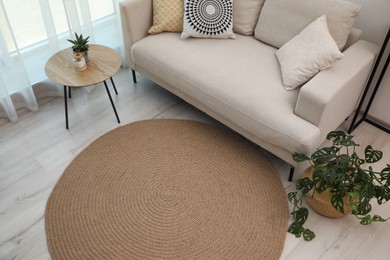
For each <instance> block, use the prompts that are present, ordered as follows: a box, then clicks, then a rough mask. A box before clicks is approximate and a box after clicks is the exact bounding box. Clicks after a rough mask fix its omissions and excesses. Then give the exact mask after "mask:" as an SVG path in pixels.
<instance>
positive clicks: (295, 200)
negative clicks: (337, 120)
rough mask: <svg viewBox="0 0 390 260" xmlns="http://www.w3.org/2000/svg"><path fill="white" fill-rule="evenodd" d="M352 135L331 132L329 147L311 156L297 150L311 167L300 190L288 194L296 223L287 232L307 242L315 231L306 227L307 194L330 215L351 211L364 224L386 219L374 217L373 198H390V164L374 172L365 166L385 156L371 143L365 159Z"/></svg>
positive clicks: (316, 207)
mask: <svg viewBox="0 0 390 260" xmlns="http://www.w3.org/2000/svg"><path fill="white" fill-rule="evenodd" d="M352 138H353V136H352V135H348V134H346V133H345V132H343V131H332V132H330V133H329V134H328V135H327V139H328V140H332V141H333V145H332V146H330V147H324V148H321V149H318V150H317V151H315V152H314V153H313V154H312V155H311V157H308V156H306V155H304V154H301V153H294V154H293V159H294V160H295V161H296V162H304V161H308V162H309V163H310V165H311V166H310V167H309V168H308V169H307V170H306V171H305V174H304V177H302V178H300V179H298V180H297V182H296V189H297V190H298V191H300V194H298V192H297V191H296V192H290V193H288V200H289V201H290V203H291V204H292V205H293V211H292V213H291V214H292V216H293V223H292V224H291V225H290V227H289V229H288V232H290V233H292V234H294V235H295V236H296V237H301V236H303V238H304V239H305V240H307V241H310V240H312V239H313V238H314V237H315V234H314V232H313V231H311V230H310V229H307V228H305V227H304V226H303V225H304V224H305V222H306V220H307V218H308V215H309V211H308V209H307V208H306V207H305V206H303V204H302V202H303V198H304V197H305V198H306V199H307V201H308V203H309V205H310V206H311V208H312V209H313V210H314V211H316V212H317V213H319V214H321V215H324V216H327V217H341V216H343V215H345V214H349V213H352V214H353V215H355V216H356V217H357V218H358V219H359V220H360V223H361V224H363V225H368V224H371V223H372V222H385V221H387V220H388V219H389V218H387V219H384V218H382V217H381V216H378V215H374V216H371V215H370V214H369V213H370V212H371V209H372V206H371V203H370V202H371V199H376V200H377V202H378V204H379V205H382V204H383V203H385V202H387V201H389V200H390V165H389V164H387V165H386V167H385V168H383V169H382V170H380V171H374V170H373V168H372V167H371V166H369V167H368V168H366V169H364V168H362V166H363V165H364V164H372V163H376V162H378V161H379V160H381V159H382V156H383V153H382V152H381V151H379V150H374V149H373V148H372V146H371V145H368V146H367V147H366V148H365V151H364V158H360V157H359V156H358V155H357V153H356V152H355V148H356V147H357V146H359V144H357V143H355V142H354V141H353V140H352Z"/></svg>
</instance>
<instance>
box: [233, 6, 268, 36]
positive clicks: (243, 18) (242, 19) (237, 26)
mask: <svg viewBox="0 0 390 260" xmlns="http://www.w3.org/2000/svg"><path fill="white" fill-rule="evenodd" d="M264 1H265V0H234V1H233V31H234V32H236V33H239V34H242V35H253V34H254V30H255V27H256V24H257V20H259V15H260V11H261V8H262V7H263V5H264Z"/></svg>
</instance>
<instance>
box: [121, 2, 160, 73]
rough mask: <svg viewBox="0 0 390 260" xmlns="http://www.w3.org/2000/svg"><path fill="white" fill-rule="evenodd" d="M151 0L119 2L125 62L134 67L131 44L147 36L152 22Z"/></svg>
mask: <svg viewBox="0 0 390 260" xmlns="http://www.w3.org/2000/svg"><path fill="white" fill-rule="evenodd" d="M152 3H153V2H152V0H124V1H121V2H120V3H119V10H120V15H121V24H122V34H123V42H124V48H125V57H126V62H127V65H128V66H129V67H131V68H132V69H135V66H134V62H133V59H132V55H131V46H133V44H134V43H136V42H137V41H139V40H141V39H143V38H145V37H146V36H148V30H149V28H150V27H151V26H152V24H153V4H152Z"/></svg>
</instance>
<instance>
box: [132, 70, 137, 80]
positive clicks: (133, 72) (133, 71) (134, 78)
mask: <svg viewBox="0 0 390 260" xmlns="http://www.w3.org/2000/svg"><path fill="white" fill-rule="evenodd" d="M131 74H133V82H134V83H137V76H136V75H135V70H133V69H131Z"/></svg>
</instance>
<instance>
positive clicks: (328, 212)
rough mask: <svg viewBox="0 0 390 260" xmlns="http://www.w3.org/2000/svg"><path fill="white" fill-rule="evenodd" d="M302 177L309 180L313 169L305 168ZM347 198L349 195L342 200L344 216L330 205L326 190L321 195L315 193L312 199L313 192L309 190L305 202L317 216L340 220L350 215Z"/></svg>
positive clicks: (350, 210)
mask: <svg viewBox="0 0 390 260" xmlns="http://www.w3.org/2000/svg"><path fill="white" fill-rule="evenodd" d="M304 176H305V177H308V178H309V179H311V178H312V176H313V167H309V168H307V169H306V171H305V173H304ZM349 198H350V196H349V195H347V196H345V197H344V198H343V201H344V214H343V213H341V212H339V211H337V210H336V209H335V208H334V207H333V206H332V204H331V203H330V196H329V191H328V190H325V191H323V192H321V193H318V192H316V193H314V197H313V191H312V190H311V191H310V192H308V194H307V195H306V200H307V202H308V203H309V205H310V207H311V208H312V209H313V210H314V211H315V212H317V213H318V214H320V215H322V216H325V217H329V218H340V217H343V216H345V215H347V214H349V213H351V212H352V206H351V205H350V204H349Z"/></svg>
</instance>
